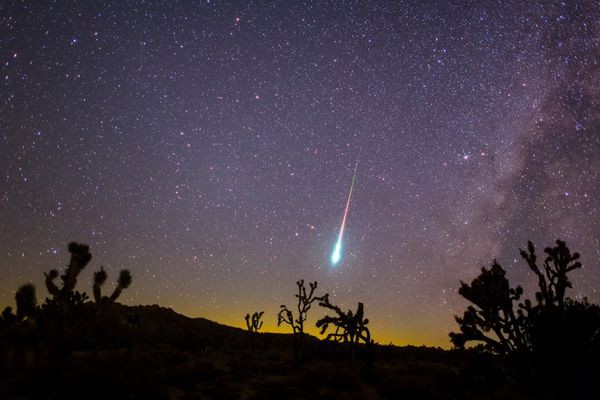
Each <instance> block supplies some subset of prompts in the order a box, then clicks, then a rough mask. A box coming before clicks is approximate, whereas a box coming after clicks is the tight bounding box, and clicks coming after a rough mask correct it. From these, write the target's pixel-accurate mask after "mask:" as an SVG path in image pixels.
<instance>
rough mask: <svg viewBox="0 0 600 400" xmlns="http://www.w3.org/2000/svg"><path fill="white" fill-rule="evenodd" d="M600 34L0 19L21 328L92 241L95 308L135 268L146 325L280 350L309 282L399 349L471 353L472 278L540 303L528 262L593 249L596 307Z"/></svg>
mask: <svg viewBox="0 0 600 400" xmlns="http://www.w3.org/2000/svg"><path fill="white" fill-rule="evenodd" d="M599 26H600V6H599V3H598V2H596V1H580V2H571V1H568V2H564V4H563V3H561V2H552V1H540V2H534V1H526V2H525V1H520V0H518V1H502V2H495V1H481V2H479V1H477V2H475V1H473V2H471V1H461V2H449V1H439V2H429V1H427V2H424V1H414V2H396V1H390V2H385V1H380V2H368V1H347V2H341V1H340V2H321V1H315V2H305V1H302V2H300V1H298V2H296V1H294V2H291V1H273V2H246V1H239V2H235V1H234V2H219V1H203V2H200V1H179V2H176V1H163V2H160V1H152V2H141V1H140V2H135V1H129V0H124V1H114V2H106V1H99V0H88V1H80V2H57V3H54V2H43V1H35V2H18V1H8V2H4V1H3V2H2V3H1V4H0V69H1V71H0V78H1V80H0V232H1V234H0V306H4V305H8V304H12V303H13V297H14V291H15V289H16V288H17V286H18V285H19V284H21V283H24V282H27V281H32V282H34V283H35V284H36V285H37V287H38V297H39V298H42V297H43V296H44V295H45V291H44V289H43V280H42V278H43V271H45V270H47V269H50V268H56V267H62V266H64V265H65V264H66V262H67V259H68V254H67V252H66V244H67V243H68V242H69V241H72V240H76V241H81V242H84V243H88V244H90V246H91V251H92V253H93V255H94V259H93V261H92V263H91V266H90V267H89V270H86V271H85V273H84V276H83V277H82V279H81V282H80V287H81V288H82V289H87V290H88V291H89V287H90V286H89V281H90V278H91V274H92V272H93V270H94V269H95V268H97V267H98V266H99V265H101V264H103V265H105V266H106V269H107V271H108V273H109V281H110V280H111V279H116V271H117V270H118V269H120V268H122V267H126V268H129V269H130V270H131V272H132V275H133V281H134V284H133V286H132V287H131V288H130V289H129V290H127V291H126V293H125V294H124V296H123V297H122V298H123V299H124V301H125V302H126V303H129V304H136V303H158V304H161V305H164V306H170V307H173V308H174V309H175V310H177V311H179V312H182V313H185V314H187V315H191V316H204V317H207V318H211V319H215V320H218V321H220V322H223V323H228V324H234V325H237V326H241V325H242V324H243V315H245V313H247V312H251V311H255V310H265V312H266V313H265V316H266V318H265V319H266V321H265V328H266V329H269V330H274V329H275V321H276V320H275V316H274V315H275V313H276V312H277V310H278V307H279V305H280V304H282V303H290V302H292V301H293V292H294V287H295V284H294V282H295V281H296V280H298V279H300V278H304V279H305V280H307V281H308V280H311V281H312V280H318V281H319V288H320V289H322V290H323V291H328V292H329V293H330V295H331V298H332V301H334V302H335V303H337V304H340V305H342V306H343V307H355V305H356V303H357V302H358V301H362V302H364V303H365V312H366V314H367V316H368V317H369V319H370V320H371V324H372V330H373V335H374V337H375V339H376V340H378V341H380V342H384V343H386V342H389V341H394V342H395V343H398V344H404V343H413V344H429V345H442V346H448V345H449V343H448V340H447V334H448V332H449V331H450V330H452V329H454V322H453V315H454V314H459V313H461V311H462V310H463V309H464V306H465V303H464V301H462V300H461V299H460V298H459V296H458V294H457V293H456V289H457V287H458V285H459V280H461V279H462V280H465V281H467V280H471V279H473V278H474V277H475V276H476V275H477V273H478V270H479V269H480V268H481V266H483V265H489V263H490V262H491V260H492V259H493V258H494V257H495V258H497V259H498V261H499V262H500V263H501V264H502V265H503V266H504V267H505V268H506V269H507V270H508V274H509V277H510V278H511V280H513V281H514V282H515V284H516V283H517V282H518V283H523V284H524V286H525V287H526V289H527V288H530V286H528V284H527V282H529V281H531V279H532V277H531V276H530V275H529V274H528V273H527V267H526V266H525V265H524V263H523V262H522V261H521V260H520V259H519V255H518V248H519V247H523V246H524V245H525V244H526V241H527V240H528V239H530V240H532V241H534V243H536V244H537V245H538V246H539V247H540V248H541V247H543V246H547V245H550V244H552V243H553V241H554V240H555V239H556V238H561V239H563V240H565V241H567V244H568V245H569V246H570V247H571V249H573V250H576V251H579V252H580V253H581V254H582V260H583V263H584V268H583V269H582V270H581V271H578V272H577V273H575V274H574V276H573V277H572V281H573V283H574V289H573V290H572V291H571V292H570V293H569V294H570V295H571V296H588V297H589V298H590V300H592V301H596V302H598V301H600V289H598V288H599V287H600V270H599V268H600V223H599V217H598V215H599V214H598V210H599V209H600V176H599V173H600V172H599V171H600V155H599V154H600V113H599V112H598V110H599V109H600V82H599V80H600V29H599ZM359 150H360V152H361V161H360V162H361V167H360V179H357V184H356V187H355V193H354V196H353V199H352V229H350V230H347V231H346V236H345V238H344V239H345V249H346V253H345V254H344V268H338V269H335V270H332V269H331V268H329V266H328V263H329V257H330V252H331V247H332V245H333V243H332V240H333V239H332V238H335V237H336V229H337V228H338V227H339V213H340V210H339V205H340V204H344V201H345V197H344V196H345V195H346V193H347V185H348V171H351V170H352V169H353V167H354V163H355V161H356V158H357V155H358V153H359ZM111 273H112V274H111ZM529 295H530V296H531V295H532V293H531V292H529ZM316 313H317V310H315V315H313V316H312V317H310V316H309V321H308V322H307V323H309V324H310V323H311V319H312V318H315V317H316ZM271 317H272V318H271ZM312 322H314V320H313V321H312Z"/></svg>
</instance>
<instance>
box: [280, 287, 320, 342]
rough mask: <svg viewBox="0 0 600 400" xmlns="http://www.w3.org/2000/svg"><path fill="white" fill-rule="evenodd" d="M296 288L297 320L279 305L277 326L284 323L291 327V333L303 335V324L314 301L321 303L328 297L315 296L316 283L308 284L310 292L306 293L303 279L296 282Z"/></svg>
mask: <svg viewBox="0 0 600 400" xmlns="http://www.w3.org/2000/svg"><path fill="white" fill-rule="evenodd" d="M296 285H297V286H298V294H296V295H295V296H296V298H297V299H298V318H296V319H294V314H293V312H292V311H291V310H290V309H288V308H287V306H285V305H281V310H279V313H278V314H277V326H279V325H281V324H282V323H286V324H288V325H290V326H291V327H292V331H293V332H294V333H299V334H303V333H304V322H305V321H306V318H307V314H308V311H309V310H310V307H311V306H312V303H314V302H315V301H323V300H325V299H326V298H327V297H328V295H327V294H325V295H323V296H320V297H318V296H315V290H316V289H317V285H318V283H317V282H316V281H315V282H312V283H310V282H309V286H310V291H309V292H308V293H307V292H306V287H305V286H304V279H301V280H299V281H298V282H296Z"/></svg>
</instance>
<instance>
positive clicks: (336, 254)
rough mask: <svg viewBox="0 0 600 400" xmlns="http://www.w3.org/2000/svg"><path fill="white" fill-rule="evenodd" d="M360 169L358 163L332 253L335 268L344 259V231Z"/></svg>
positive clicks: (332, 262)
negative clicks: (357, 171) (357, 172)
mask: <svg viewBox="0 0 600 400" xmlns="http://www.w3.org/2000/svg"><path fill="white" fill-rule="evenodd" d="M357 168H358V161H357V162H356V165H355V166H354V175H353V176H352V183H351V184H350V192H349V193H348V200H347V201H346V208H345V209H344V217H343V218H342V225H341V227H340V233H339V235H338V239H337V242H336V243H335V246H334V248H333V253H331V265H333V266H335V265H336V264H337V263H338V262H339V261H340V259H341V258H342V239H343V238H344V229H345V228H346V219H347V218H348V210H349V209H350V199H351V198H352V190H353V189H354V181H355V180H356V170H357Z"/></svg>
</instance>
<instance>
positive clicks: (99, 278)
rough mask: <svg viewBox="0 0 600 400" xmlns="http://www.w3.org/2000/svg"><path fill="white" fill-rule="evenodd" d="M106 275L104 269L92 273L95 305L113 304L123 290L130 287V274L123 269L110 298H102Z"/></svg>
mask: <svg viewBox="0 0 600 400" xmlns="http://www.w3.org/2000/svg"><path fill="white" fill-rule="evenodd" d="M106 279H107V274H106V271H104V267H100V270H99V271H96V272H95V273H94V287H93V290H94V301H95V302H96V304H111V303H114V302H115V301H116V300H117V299H118V298H119V296H120V295H121V293H122V291H123V289H127V288H128V287H129V285H131V273H130V272H129V270H126V269H123V270H121V272H120V273H119V279H118V280H117V286H115V289H114V290H113V293H112V295H111V296H110V297H102V285H104V283H105V282H106Z"/></svg>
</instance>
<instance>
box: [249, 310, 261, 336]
mask: <svg viewBox="0 0 600 400" xmlns="http://www.w3.org/2000/svg"><path fill="white" fill-rule="evenodd" d="M264 313H265V312H264V311H261V312H255V313H254V314H252V316H250V314H246V316H245V317H244V319H245V320H246V327H247V329H248V331H249V332H258V331H259V330H260V328H262V326H263V321H261V320H260V319H261V318H262V316H263V314H264Z"/></svg>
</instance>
